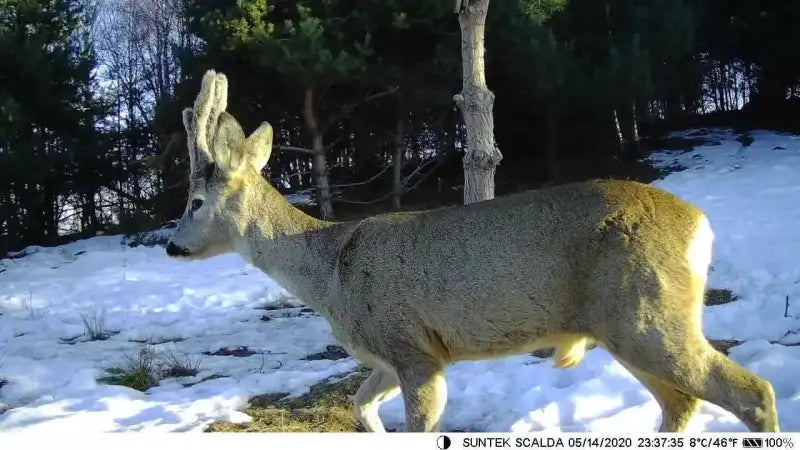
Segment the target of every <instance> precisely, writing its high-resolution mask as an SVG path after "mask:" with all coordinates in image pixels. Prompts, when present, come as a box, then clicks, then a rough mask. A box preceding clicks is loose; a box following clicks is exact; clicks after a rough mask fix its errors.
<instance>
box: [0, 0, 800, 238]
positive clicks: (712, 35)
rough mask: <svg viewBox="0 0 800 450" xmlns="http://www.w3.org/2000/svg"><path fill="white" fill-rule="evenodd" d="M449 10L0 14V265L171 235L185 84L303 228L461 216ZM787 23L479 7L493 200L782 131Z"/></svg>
mask: <svg viewBox="0 0 800 450" xmlns="http://www.w3.org/2000/svg"><path fill="white" fill-rule="evenodd" d="M453 7H454V6H453V1H452V0H447V1H438V0H435V1H434V0H358V1H356V0H326V1H319V0H317V1H313V0H309V1H304V0H301V1H284V0H273V1H267V0H104V1H101V2H96V1H90V0H0V233H1V234H2V237H0V254H2V253H4V252H5V251H8V250H14V249H18V248H20V247H22V246H24V245H27V244H50V243H55V242H58V241H59V239H61V237H62V236H65V235H76V234H77V235H81V236H86V235H93V234H94V233H96V232H97V231H101V230H103V231H106V232H118V231H121V232H128V231H134V230H140V229H144V228H147V227H153V226H157V225H158V224H161V223H164V222H165V221H168V220H171V219H175V218H177V217H178V216H179V215H180V214H181V213H182V210H183V208H184V202H185V195H186V181H187V180H186V173H187V166H186V164H187V156H186V155H187V152H186V142H185V135H184V130H183V126H182V123H181V114H180V111H181V109H182V108H184V107H187V106H190V105H191V103H192V101H193V99H194V96H195V94H196V92H197V89H198V86H199V80H200V77H201V76H202V74H203V72H204V71H205V70H207V69H209V68H214V69H216V70H218V71H222V72H224V73H225V74H226V75H227V76H228V78H229V82H230V85H231V90H230V95H231V98H230V100H229V106H228V109H229V111H231V112H232V113H233V114H234V115H235V116H236V117H237V118H238V119H239V120H240V121H241V122H242V125H243V126H244V127H245V131H246V132H250V131H252V130H253V129H255V127H257V126H258V124H259V123H260V122H262V121H269V122H270V123H272V125H273V126H274V128H275V136H276V138H275V144H276V146H277V148H276V150H275V151H274V152H273V158H272V160H271V161H270V163H269V165H268V168H267V169H266V170H265V172H266V173H265V176H267V177H269V178H270V179H272V180H273V181H274V183H275V184H276V185H277V186H278V187H279V189H281V190H282V191H283V192H286V193H292V192H299V193H307V194H309V196H310V198H313V199H315V206H309V208H310V209H311V210H312V212H313V213H314V214H317V215H320V216H323V217H328V218H337V219H344V218H347V217H348V215H350V214H354V212H360V213H363V212H364V211H370V212H375V211H380V210H388V209H399V208H406V207H408V208H414V207H427V206H433V205H437V204H442V203H447V202H455V201H458V199H460V193H459V188H460V186H461V185H462V184H463V175H462V172H461V161H460V158H461V156H462V155H463V151H462V149H463V146H464V139H465V132H464V128H463V123H462V119H461V115H460V113H459V111H458V109H457V107H456V105H455V103H454V101H453V95H454V94H456V93H457V92H458V91H459V90H460V88H461V55H460V34H459V26H458V19H457V15H456V14H455V13H454V11H453ZM798 20H800V2H796V1H790V0H775V1H771V2H753V1H747V0H647V1H645V0H570V1H564V0H494V1H493V2H492V3H491V5H490V8H489V14H488V23H487V28H486V38H487V42H486V46H487V53H486V58H487V59H486V68H487V69H486V70H487V80H488V84H489V88H490V89H491V90H492V91H493V92H494V93H495V95H496V99H495V110H494V117H495V134H496V139H497V143H498V146H499V148H500V150H501V151H502V153H503V160H502V163H501V165H500V167H499V168H498V172H497V176H496V183H497V191H498V194H503V193H505V192H509V191H514V190H519V189H523V188H527V187H533V186H538V185H541V184H543V183H558V182H564V181H568V180H571V179H575V178H580V177H585V176H602V175H607V174H608V173H604V172H603V171H604V170H605V171H608V170H610V169H607V168H608V167H610V166H609V165H613V164H621V163H620V162H621V161H630V160H634V159H635V158H636V157H637V156H638V155H639V152H640V151H641V148H640V135H642V134H644V133H645V132H646V131H647V130H654V129H663V128H664V127H668V126H670V125H674V124H687V123H693V121H695V122H696V121H698V120H701V119H703V118H707V117H709V115H717V116H719V115H724V114H725V113H726V112H728V111H741V110H745V111H755V112H757V114H753V115H752V116H751V117H760V118H762V119H763V118H768V117H772V118H775V119H776V120H778V121H782V122H783V123H786V122H790V121H791V120H792V119H793V118H794V117H797V116H798V114H797V113H794V115H793V113H792V111H793V109H792V108H791V106H792V105H793V100H794V98H795V97H796V96H798V95H800V91H798V88H799V87H800V84H799V83H798V81H799V80H800V34H797V33H795V32H794V30H793V25H794V24H795V23H796V22H798Z"/></svg>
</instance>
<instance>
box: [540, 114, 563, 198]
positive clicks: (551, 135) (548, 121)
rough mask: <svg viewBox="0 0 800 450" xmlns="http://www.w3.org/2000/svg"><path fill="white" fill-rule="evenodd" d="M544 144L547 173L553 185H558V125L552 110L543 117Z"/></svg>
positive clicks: (559, 176)
mask: <svg viewBox="0 0 800 450" xmlns="http://www.w3.org/2000/svg"><path fill="white" fill-rule="evenodd" d="M544 125H545V134H546V136H545V144H544V153H545V158H546V160H547V173H548V175H549V176H550V179H551V180H552V181H553V182H554V183H558V182H559V181H560V178H561V174H560V172H559V170H558V135H557V133H558V123H557V121H556V116H555V114H554V113H553V111H552V110H550V109H548V111H547V112H545V117H544Z"/></svg>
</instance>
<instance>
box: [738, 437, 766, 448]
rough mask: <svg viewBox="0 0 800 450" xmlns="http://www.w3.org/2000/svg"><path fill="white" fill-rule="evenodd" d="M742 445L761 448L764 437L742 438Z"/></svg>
mask: <svg viewBox="0 0 800 450" xmlns="http://www.w3.org/2000/svg"><path fill="white" fill-rule="evenodd" d="M742 446H743V447H744V448H763V447H764V438H744V439H742Z"/></svg>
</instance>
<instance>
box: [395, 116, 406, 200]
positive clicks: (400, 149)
mask: <svg viewBox="0 0 800 450" xmlns="http://www.w3.org/2000/svg"><path fill="white" fill-rule="evenodd" d="M405 141H406V140H405V117H403V115H402V114H400V115H398V116H397V121H396V123H395V127H394V155H393V156H392V209H393V210H395V211H397V210H399V209H400V199H401V197H402V196H403V185H402V183H401V175H402V168H403V154H404V153H405V151H406V145H405Z"/></svg>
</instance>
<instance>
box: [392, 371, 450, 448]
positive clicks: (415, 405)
mask: <svg viewBox="0 0 800 450" xmlns="http://www.w3.org/2000/svg"><path fill="white" fill-rule="evenodd" d="M397 374H398V377H399V378H400V389H401V391H402V392H403V400H404V403H405V408H406V431H425V432H431V431H438V430H439V420H440V418H441V415H442V413H443V412H444V406H445V403H447V385H446V383H445V379H444V365H442V364H441V363H436V362H433V361H428V360H422V361H415V362H414V363H410V362H406V363H404V364H403V367H402V368H401V369H399V370H398V371H397Z"/></svg>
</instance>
